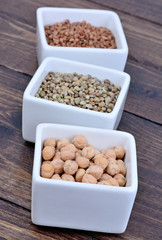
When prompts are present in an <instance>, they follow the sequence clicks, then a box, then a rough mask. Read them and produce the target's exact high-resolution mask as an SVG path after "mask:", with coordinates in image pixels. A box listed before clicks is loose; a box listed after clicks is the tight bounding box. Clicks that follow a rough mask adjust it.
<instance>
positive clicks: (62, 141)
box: [57, 138, 70, 150]
mask: <svg viewBox="0 0 162 240" xmlns="http://www.w3.org/2000/svg"><path fill="white" fill-rule="evenodd" d="M69 143H70V142H69V140H68V139H66V138H61V139H59V140H57V149H58V150H60V149H61V148H62V147H65V146H66V145H67V144H69Z"/></svg>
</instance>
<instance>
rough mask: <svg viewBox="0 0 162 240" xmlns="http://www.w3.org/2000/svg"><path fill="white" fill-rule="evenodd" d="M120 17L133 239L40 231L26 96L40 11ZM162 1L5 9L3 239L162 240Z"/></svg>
mask: <svg viewBox="0 0 162 240" xmlns="http://www.w3.org/2000/svg"><path fill="white" fill-rule="evenodd" d="M43 6H54V7H76V8H92V9H107V10H113V11H116V12H117V13H118V14H119V17H120V19H121V21H122V24H123V28H124V31H125V34H126V38H127V41H128V45H129V57H128V62H127V64H126V68H125V71H126V72H127V73H129V74H130V75H131V85H130V89H129V94H128V97H127V101H126V105H125V110H124V113H123V117H122V120H121V122H120V125H119V127H118V129H119V130H122V131H127V132H129V133H131V134H133V135H134V136H135V139H136V144H137V155H138V176H139V188H138V194H137V197H136V201H135V204H134V207H133V211H132V214H131V217H130V220H129V223H128V227H127V229H126V232H125V233H123V234H119V235H115V234H104V233H96V232H87V231H77V230H72V229H59V228H49V227H40V226H36V225H33V224H32V223H31V219H30V214H31V213H30V212H31V210H30V209H31V174H32V164H33V153H34V144H32V143H29V142H25V141H24V140H23V139H22V135H21V125H22V120H21V119H22V96H23V92H24V90H25V88H26V86H27V84H28V83H29V81H30V79H31V77H32V75H33V74H34V72H35V71H36V69H37V60H36V48H35V47H36V41H35V40H36V34H35V30H36V29H35V26H36V22H35V11H36V9H37V8H38V7H43ZM161 14H162V1H161V0H157V1H154V0H136V1H135V0H123V1H119V0H116V1H112V0H109V1H106V0H78V1H75V0H68V1H65V0H60V1H53V0H46V1H45V0H35V1H33V0H12V1H11V0H1V1H0V33H1V37H0V56H1V57H0V147H1V151H0V208H1V209H0V239H9V240H10V239H16V240H17V239H25V240H26V239H59V240H64V239H73V240H77V239H78V240H79V239H83V240H85V239H87V240H89V239H94V240H97V239H101V240H107V239H126V240H128V239H129V240H130V239H132V240H137V239H139V240H141V239H148V240H150V239H154V240H158V239H159V240H160V239H162V231H161V228H162V211H161V210H162V204H161V203H162V192H161V186H162V177H161V176H162V171H161V167H162V164H161V155H162V151H161V149H162V128H161V125H160V124H162V107H161V106H162V77H161V76H162V17H161Z"/></svg>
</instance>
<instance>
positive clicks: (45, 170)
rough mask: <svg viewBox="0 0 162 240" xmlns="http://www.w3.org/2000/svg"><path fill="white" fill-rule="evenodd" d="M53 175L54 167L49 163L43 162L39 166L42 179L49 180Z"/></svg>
mask: <svg viewBox="0 0 162 240" xmlns="http://www.w3.org/2000/svg"><path fill="white" fill-rule="evenodd" d="M53 174H54V167H53V164H52V163H51V162H50V161H46V162H43V164H42V166H41V176H42V177H44V178H51V177H52V175H53Z"/></svg>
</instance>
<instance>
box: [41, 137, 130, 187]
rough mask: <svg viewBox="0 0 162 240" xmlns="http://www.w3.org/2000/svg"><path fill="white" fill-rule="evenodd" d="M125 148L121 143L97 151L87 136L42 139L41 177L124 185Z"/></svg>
mask: <svg viewBox="0 0 162 240" xmlns="http://www.w3.org/2000/svg"><path fill="white" fill-rule="evenodd" d="M124 156H125V149H124V148H123V147H122V146H116V147H113V149H104V150H103V151H101V152H100V151H98V150H97V149H96V148H95V147H93V146H92V145H89V144H88V140H87V138H86V137H84V136H82V135H76V136H75V137H74V138H73V140H72V143H70V141H69V140H68V139H65V138H62V139H59V140H57V141H56V139H55V138H48V139H46V140H45V141H44V144H43V150H42V158H43V162H42V165H41V176H42V177H44V178H51V179H55V180H65V181H72V182H75V181H76V182H83V183H93V184H101V185H109V186H120V187H124V186H125V184H126V178H125V176H126V167H125V164H124Z"/></svg>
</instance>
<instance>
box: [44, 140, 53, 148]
mask: <svg viewBox="0 0 162 240" xmlns="http://www.w3.org/2000/svg"><path fill="white" fill-rule="evenodd" d="M43 145H44V147H46V146H51V147H55V146H56V139H55V138H48V139H46V140H44V143H43Z"/></svg>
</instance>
